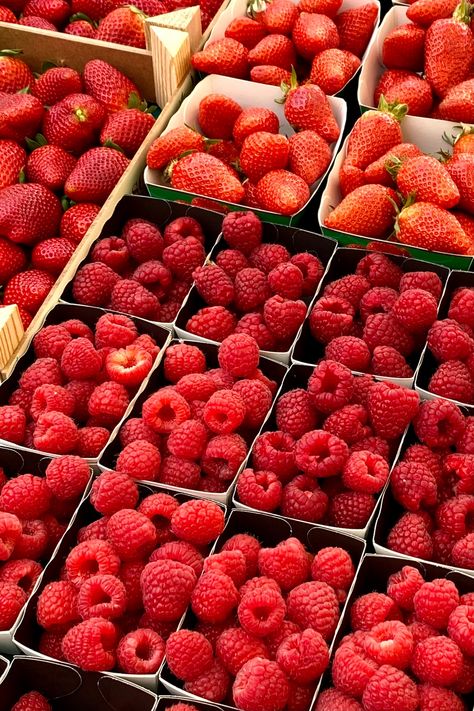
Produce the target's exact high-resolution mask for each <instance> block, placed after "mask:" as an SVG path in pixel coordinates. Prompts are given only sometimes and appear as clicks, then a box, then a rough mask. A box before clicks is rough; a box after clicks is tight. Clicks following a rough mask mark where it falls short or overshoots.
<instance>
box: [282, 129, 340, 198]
mask: <svg viewBox="0 0 474 711" xmlns="http://www.w3.org/2000/svg"><path fill="white" fill-rule="evenodd" d="M289 142H290V156H289V161H288V167H289V169H290V170H291V172H292V173H295V175H299V176H300V178H303V180H304V181H305V183H308V185H312V184H313V183H314V182H316V180H319V178H320V177H321V176H322V175H323V173H324V171H325V170H326V168H327V167H328V166H329V164H330V162H331V160H332V153H331V149H330V148H329V146H328V144H327V143H326V141H325V140H324V139H323V138H321V136H320V135H319V134H318V133H316V131H300V132H299V133H295V134H293V136H290V141H289Z"/></svg>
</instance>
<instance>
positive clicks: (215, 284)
mask: <svg viewBox="0 0 474 711" xmlns="http://www.w3.org/2000/svg"><path fill="white" fill-rule="evenodd" d="M193 279H194V285H195V287H196V289H197V291H198V292H199V294H200V296H201V297H202V298H203V299H204V301H205V302H206V304H208V305H209V306H228V305H229V304H230V303H231V302H232V300H233V298H234V285H233V283H232V280H231V279H230V277H229V276H228V275H227V274H226V273H225V271H224V270H223V269H221V268H220V267H218V266H217V265H215V264H206V265H204V266H203V267H197V269H195V270H194V272H193Z"/></svg>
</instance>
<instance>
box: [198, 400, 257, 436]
mask: <svg viewBox="0 0 474 711" xmlns="http://www.w3.org/2000/svg"><path fill="white" fill-rule="evenodd" d="M246 411H247V410H246V405H245V402H244V400H243V399H242V398H241V397H240V395H239V394H238V393H237V392H234V391H232V390H218V391H217V392H215V393H214V394H213V395H211V397H210V398H209V400H208V401H207V403H206V405H205V407H204V412H203V419H204V422H205V424H206V425H207V427H208V428H209V429H210V430H212V432H216V433H217V434H230V433H232V432H234V431H235V430H236V429H237V428H238V427H240V425H241V424H242V423H243V421H244V419H245V414H246Z"/></svg>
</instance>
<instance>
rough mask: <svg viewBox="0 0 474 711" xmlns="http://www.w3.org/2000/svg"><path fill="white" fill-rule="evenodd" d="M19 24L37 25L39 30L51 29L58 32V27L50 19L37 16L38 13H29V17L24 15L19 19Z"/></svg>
mask: <svg viewBox="0 0 474 711" xmlns="http://www.w3.org/2000/svg"><path fill="white" fill-rule="evenodd" d="M17 24H19V25H25V26H26V27H36V28H37V29H38V30H50V32H57V30H58V28H57V27H56V25H53V23H52V22H49V20H45V19H44V17H36V15H28V16H27V17H22V18H21V19H20V20H17Z"/></svg>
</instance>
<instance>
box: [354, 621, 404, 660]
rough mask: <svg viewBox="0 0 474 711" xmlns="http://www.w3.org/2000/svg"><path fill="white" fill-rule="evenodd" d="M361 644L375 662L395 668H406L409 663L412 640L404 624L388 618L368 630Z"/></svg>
mask: <svg viewBox="0 0 474 711" xmlns="http://www.w3.org/2000/svg"><path fill="white" fill-rule="evenodd" d="M362 646H363V649H364V651H365V653H366V654H367V655H368V656H369V657H370V658H371V659H373V660H374V661H375V662H376V663H377V664H380V665H383V664H390V665H391V666H394V667H396V668H397V669H406V667H408V666H409V664H410V660H411V657H412V653H413V647H414V642H413V636H412V634H411V632H410V630H409V628H408V627H407V626H406V625H404V624H403V623H402V622H398V621H396V620H389V621H387V622H381V623H379V624H378V625H375V627H373V628H372V629H371V630H369V631H368V632H367V634H366V635H365V637H364V639H363V641H362Z"/></svg>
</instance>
